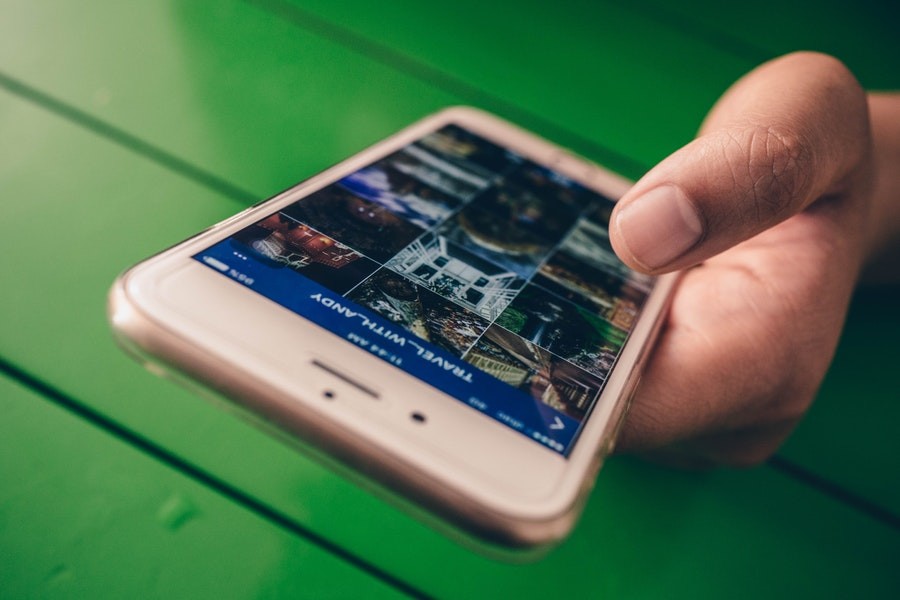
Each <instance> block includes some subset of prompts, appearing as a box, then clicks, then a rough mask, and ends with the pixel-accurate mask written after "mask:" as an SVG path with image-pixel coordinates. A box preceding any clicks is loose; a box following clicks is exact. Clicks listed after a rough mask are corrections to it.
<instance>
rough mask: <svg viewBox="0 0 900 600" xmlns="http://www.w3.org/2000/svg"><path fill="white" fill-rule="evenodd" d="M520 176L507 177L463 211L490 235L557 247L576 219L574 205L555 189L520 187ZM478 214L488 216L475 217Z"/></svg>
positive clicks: (577, 211) (555, 187)
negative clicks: (567, 202)
mask: <svg viewBox="0 0 900 600" xmlns="http://www.w3.org/2000/svg"><path fill="white" fill-rule="evenodd" d="M521 177H522V175H521V174H516V175H514V176H507V177H504V178H503V179H501V180H499V181H498V182H497V184H496V185H495V186H493V187H491V188H490V189H488V190H486V191H485V192H484V193H483V194H481V195H480V196H478V197H477V198H476V199H475V200H473V201H472V203H471V204H469V205H468V206H466V207H465V208H464V209H463V212H468V213H470V216H469V218H470V219H472V220H476V219H477V220H478V226H479V227H481V228H483V229H486V230H489V232H490V234H491V235H495V236H496V235H504V232H507V231H508V232H509V233H508V234H505V235H508V236H510V237H511V238H513V239H515V240H521V241H522V242H523V243H524V242H530V243H544V244H547V245H550V246H555V245H556V244H558V243H559V242H560V241H561V240H562V239H563V237H564V236H565V235H566V234H567V233H568V232H569V230H570V229H571V228H572V225H574V223H575V221H576V219H577V218H578V214H579V210H578V208H577V207H576V206H571V205H566V204H565V203H564V202H562V201H560V197H559V196H558V195H557V194H556V192H557V191H558V189H559V188H558V186H550V187H548V189H545V190H537V189H532V188H530V187H528V186H527V185H523V184H522V182H521V181H519V180H520V179H521ZM479 215H489V218H488V217H479Z"/></svg>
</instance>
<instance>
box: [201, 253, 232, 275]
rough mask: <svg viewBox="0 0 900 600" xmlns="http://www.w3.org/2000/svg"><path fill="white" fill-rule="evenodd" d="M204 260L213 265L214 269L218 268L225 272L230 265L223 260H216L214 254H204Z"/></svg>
mask: <svg viewBox="0 0 900 600" xmlns="http://www.w3.org/2000/svg"><path fill="white" fill-rule="evenodd" d="M203 262H205V263H206V264H208V265H209V266H211V267H212V268H213V269H217V270H219V271H222V272H223V273H224V272H225V271H227V270H228V269H229V266H228V265H226V264H225V263H223V262H222V261H221V260H216V259H215V258H213V257H212V256H204V257H203Z"/></svg>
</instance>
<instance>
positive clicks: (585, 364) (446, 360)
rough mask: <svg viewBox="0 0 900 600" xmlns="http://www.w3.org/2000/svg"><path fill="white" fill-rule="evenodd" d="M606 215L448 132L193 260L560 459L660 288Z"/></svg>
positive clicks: (538, 172)
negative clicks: (621, 250) (613, 233)
mask: <svg viewBox="0 0 900 600" xmlns="http://www.w3.org/2000/svg"><path fill="white" fill-rule="evenodd" d="M612 207H613V203H612V201H611V200H610V199H609V198H605V197H603V196H602V195H600V194H598V193H596V192H594V191H592V190H589V189H587V188H585V187H583V186H581V185H579V184H577V183H575V182H573V181H571V180H569V179H567V178H566V177H564V176H562V175H560V174H559V173H556V172H554V171H553V170H551V169H548V168H546V167H544V166H541V165H538V164H536V163H534V162H532V161H530V160H528V159H526V158H524V157H522V156H519V155H517V154H516V153H514V152H511V151H509V150H507V149H505V148H502V147H500V146H498V145H496V144H494V143H492V142H490V141H488V140H486V139H483V138H481V137H479V136H478V135H475V134H474V133H472V132H470V131H468V130H466V129H463V128H462V127H459V126H457V125H448V126H445V127H443V128H442V129H440V130H438V131H436V132H433V133H430V134H428V135H426V136H425V137H423V138H421V139H419V140H417V141H415V142H413V143H411V144H409V145H408V146H406V147H404V148H402V149H401V150H399V151H397V152H395V153H393V154H391V155H389V156H387V157H385V158H382V159H380V160H378V161H376V162H374V163H373V164H370V165H368V166H366V167H364V168H362V169H360V170H358V171H356V172H354V173H352V174H351V175H348V176H346V177H344V178H343V179H341V180H340V181H337V182H335V183H332V184H330V185H328V186H327V187H325V188H323V189H321V190H319V191H317V192H314V193H312V194H311V195H309V196H307V197H305V198H303V199H301V200H298V201H297V202H295V203H293V204H291V205H289V206H287V207H285V208H283V209H282V210H280V211H279V212H277V213H275V214H272V215H270V216H268V217H266V218H264V219H262V220H260V221H258V222H257V223H255V224H253V225H251V226H249V227H247V228H245V229H243V230H242V231H240V232H239V233H237V234H235V235H233V236H231V237H230V238H228V239H226V240H223V241H222V242H219V243H218V244H216V245H214V246H212V247H210V248H207V249H206V250H204V251H202V252H200V253H198V254H196V255H195V256H194V258H195V259H196V260H198V261H200V262H201V263H203V264H205V265H206V266H208V267H209V268H211V269H213V270H215V271H218V272H220V273H221V274H222V275H224V276H226V277H229V278H231V279H232V280H234V281H235V282H237V283H239V284H242V285H244V286H246V287H248V288H250V289H252V290H254V291H255V292H257V293H259V294H262V295H263V296H265V297H266V298H269V299H270V300H272V301H274V302H276V303H278V304H280V305H282V306H284V307H285V308H287V309H289V310H291V311H293V312H295V313H297V314H298V315H301V316H302V317H304V318H306V319H309V320H311V321H313V322H314V323H316V324H318V325H319V326H321V327H323V328H325V329H326V330H328V331H329V332H331V333H332V334H334V335H338V336H341V337H342V338H344V339H345V340H347V341H348V342H350V343H352V344H354V345H356V346H358V347H360V348H362V349H364V350H366V351H367V352H369V353H371V354H373V355H375V356H377V357H379V358H381V359H382V360H384V361H386V362H387V363H390V364H391V365H393V366H394V367H396V368H398V369H402V370H404V371H406V372H407V373H409V374H411V375H413V376H415V377H417V378H419V379H421V380H423V381H425V382H426V383H428V384H430V385H432V386H434V387H436V388H438V389H440V390H441V391H443V392H444V393H446V394H447V395H449V396H451V397H453V398H455V399H457V400H458V401H460V402H463V403H465V404H467V405H468V406H470V407H471V408H472V409H474V410H477V411H480V412H482V413H484V414H485V415H486V416H488V417H490V418H493V419H495V420H497V421H498V422H500V423H502V424H504V425H505V426H507V427H509V428H511V429H513V430H515V431H518V432H519V433H521V434H522V435H524V436H527V437H528V438H529V439H531V440H533V441H534V442H535V443H538V444H541V445H543V446H545V447H547V448H549V449H551V450H553V451H555V452H557V453H559V454H561V455H563V456H568V454H569V452H570V450H571V448H572V447H573V444H574V443H575V440H576V438H577V436H578V433H579V430H580V428H581V426H582V424H583V423H584V422H585V420H586V419H587V417H588V415H589V414H590V412H591V409H592V408H593V406H594V404H595V403H596V402H597V399H598V397H599V395H600V392H601V391H602V390H603V386H604V383H605V381H606V379H607V376H608V375H609V373H610V371H611V370H612V368H613V366H614V365H615V363H616V360H617V358H618V356H619V355H620V353H621V350H622V348H623V346H624V345H625V343H626V341H627V339H628V335H629V332H630V330H631V328H632V325H633V323H634V322H635V320H636V319H637V317H638V315H639V313H640V311H641V307H642V305H643V303H644V301H645V299H646V297H647V295H648V293H649V292H650V289H651V287H652V285H653V281H654V280H653V278H651V277H647V276H644V275H640V274H637V273H635V272H633V271H631V270H629V269H628V268H627V267H626V266H625V265H624V264H623V263H622V262H620V261H619V260H618V258H617V257H616V256H615V254H614V253H613V251H612V248H611V246H610V244H609V237H608V232H607V225H608V222H609V215H610V211H611V210H612Z"/></svg>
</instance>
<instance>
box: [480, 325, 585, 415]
mask: <svg viewBox="0 0 900 600" xmlns="http://www.w3.org/2000/svg"><path fill="white" fill-rule="evenodd" d="M463 360H465V361H466V362H468V363H469V364H471V365H472V366H474V367H477V368H478V369H481V370H482V371H484V372H485V373H487V374H489V375H491V376H493V377H495V378H497V379H499V380H500V381H503V382H504V383H507V384H509V385H511V386H513V387H515V388H517V389H519V390H521V391H523V392H525V393H526V394H528V395H530V396H531V397H532V398H534V399H535V400H537V401H539V402H543V403H544V404H546V405H548V406H551V407H553V408H555V409H556V410H558V411H560V412H563V413H565V414H567V415H569V416H570V417H573V418H575V419H578V420H582V419H584V417H585V415H586V414H587V411H588V410H590V408H591V405H592V404H593V402H594V400H595V399H596V398H597V395H598V394H599V393H600V390H601V389H602V388H603V381H602V380H601V379H599V378H597V377H593V376H591V375H590V374H589V373H586V372H585V371H583V370H582V369H579V368H578V367H576V366H575V365H573V364H571V363H569V362H567V361H565V360H563V359H561V358H559V357H557V356H553V355H552V354H551V353H549V352H547V351H546V350H544V349H543V348H540V347H538V346H536V345H534V344H533V343H531V342H528V341H526V340H524V339H522V338H521V337H519V336H517V335H515V334H513V333H510V332H509V331H506V330H505V329H503V328H502V327H498V326H497V325H491V327H490V328H488V330H487V331H486V332H485V334H484V335H483V336H482V337H481V339H480V340H478V343H477V344H475V346H474V347H473V348H472V349H471V350H469V351H468V352H467V353H466V355H465V356H464V357H463Z"/></svg>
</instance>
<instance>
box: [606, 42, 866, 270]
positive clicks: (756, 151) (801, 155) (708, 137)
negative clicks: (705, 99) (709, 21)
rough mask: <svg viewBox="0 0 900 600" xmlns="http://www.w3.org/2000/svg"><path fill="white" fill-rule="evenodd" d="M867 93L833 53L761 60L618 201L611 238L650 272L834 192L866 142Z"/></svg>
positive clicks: (676, 265) (706, 252)
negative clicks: (694, 135) (690, 136)
mask: <svg viewBox="0 0 900 600" xmlns="http://www.w3.org/2000/svg"><path fill="white" fill-rule="evenodd" d="M867 120H868V113H867V109H866V99H865V94H864V92H863V91H862V89H861V88H860V86H859V84H858V83H857V82H856V80H855V78H854V77H853V75H852V74H851V73H850V72H849V71H848V70H847V69H846V68H845V67H844V66H843V65H842V64H841V63H840V62H839V61H837V60H836V59H833V58H831V57H828V56H825V55H821V54H813V53H798V54H792V55H788V56H786V57H782V58H780V59H777V60H774V61H772V62H769V63H767V64H764V65H762V66H761V67H759V68H758V69H756V70H755V71H753V72H751V73H750V74H748V75H747V76H746V77H744V78H743V79H742V80H740V81H738V82H737V83H736V84H735V85H734V86H732V88H731V89H730V90H729V91H728V92H727V93H726V94H725V95H724V96H723V97H722V98H721V99H720V101H719V102H718V104H717V105H716V107H715V108H714V109H713V111H712V112H711V113H710V115H709V116H708V118H707V120H706V122H705V123H704V125H703V127H702V129H701V136H700V137H699V138H698V139H696V140H694V141H693V142H691V143H690V144H688V145H687V146H685V147H684V148H682V149H680V150H679V151H677V152H675V153H674V154H673V155H671V156H669V157H668V158H667V159H665V160H664V161H663V162H661V163H660V164H659V165H657V166H656V167H655V168H654V169H652V170H651V171H650V172H649V173H647V174H646V175H645V176H644V177H643V178H642V179H641V180H640V181H639V182H638V183H637V184H636V185H635V186H634V188H632V189H631V190H630V191H629V192H628V193H627V194H626V195H625V196H624V197H623V198H622V199H621V201H620V202H619V203H618V205H617V206H616V208H615V210H614V212H613V215H612V220H611V230H610V238H611V241H612V244H613V247H614V248H615V250H616V252H617V253H618V254H619V256H620V257H621V258H622V260H623V261H625V262H626V263H627V264H628V265H629V266H631V267H633V268H635V269H638V270H640V271H644V272H648V273H661V272H665V271H672V270H678V269H682V268H686V267H689V266H691V265H694V264H697V263H699V262H701V261H703V260H705V259H706V258H709V257H711V256H714V255H715V254H718V253H720V252H722V251H723V250H726V249H728V248H730V247H731V246H734V245H736V244H738V243H740V242H742V241H744V240H746V239H749V238H751V237H753V236H754V235H756V234H758V233H759V232H761V231H763V230H765V229H768V228H770V227H772V226H773V225H775V224H777V223H779V222H781V221H783V220H785V219H787V218H788V217H790V216H792V215H794V214H796V213H798V212H800V211H802V210H803V209H804V208H806V207H807V206H809V205H810V204H811V203H812V202H813V201H815V200H816V199H817V198H820V197H822V196H825V195H839V194H840V193H841V192H842V191H843V190H844V189H845V184H846V181H847V180H848V178H849V177H850V176H851V175H852V174H853V172H854V169H855V168H856V167H857V166H858V165H860V164H863V159H864V157H865V156H866V153H867V152H868V148H869V143H870V142H869V136H868V128H867V122H868V121H867Z"/></svg>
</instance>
